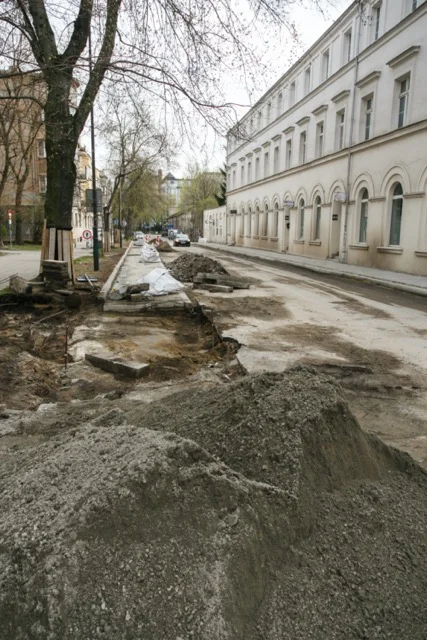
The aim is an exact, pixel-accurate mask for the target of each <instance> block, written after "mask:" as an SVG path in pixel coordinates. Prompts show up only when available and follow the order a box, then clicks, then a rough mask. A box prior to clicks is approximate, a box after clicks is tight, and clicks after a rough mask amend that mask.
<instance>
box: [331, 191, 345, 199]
mask: <svg viewBox="0 0 427 640" xmlns="http://www.w3.org/2000/svg"><path fill="white" fill-rule="evenodd" d="M334 200H335V202H347V194H346V193H345V192H343V191H337V192H336V193H334Z"/></svg>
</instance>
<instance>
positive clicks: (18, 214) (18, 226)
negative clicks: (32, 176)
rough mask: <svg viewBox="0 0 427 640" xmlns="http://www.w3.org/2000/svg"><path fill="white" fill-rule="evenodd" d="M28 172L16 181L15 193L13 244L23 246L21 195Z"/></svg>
mask: <svg viewBox="0 0 427 640" xmlns="http://www.w3.org/2000/svg"><path fill="white" fill-rule="evenodd" d="M27 175H28V172H26V173H25V174H24V176H23V177H22V178H21V179H20V180H17V181H16V193H15V242H16V244H23V237H22V221H23V220H22V195H23V193H24V186H25V181H26V179H27Z"/></svg>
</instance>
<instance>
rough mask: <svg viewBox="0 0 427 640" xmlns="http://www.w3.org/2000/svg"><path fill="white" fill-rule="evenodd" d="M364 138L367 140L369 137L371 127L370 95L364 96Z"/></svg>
mask: <svg viewBox="0 0 427 640" xmlns="http://www.w3.org/2000/svg"><path fill="white" fill-rule="evenodd" d="M364 103H365V136H364V138H365V140H369V138H370V137H371V127H372V97H371V98H365V100H364Z"/></svg>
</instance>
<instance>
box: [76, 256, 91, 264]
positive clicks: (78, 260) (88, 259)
mask: <svg viewBox="0 0 427 640" xmlns="http://www.w3.org/2000/svg"><path fill="white" fill-rule="evenodd" d="M85 263H87V264H92V263H93V258H92V256H80V258H74V264H85Z"/></svg>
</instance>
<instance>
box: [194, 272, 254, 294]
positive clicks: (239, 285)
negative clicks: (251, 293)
mask: <svg viewBox="0 0 427 640" xmlns="http://www.w3.org/2000/svg"><path fill="white" fill-rule="evenodd" d="M193 282H194V288H196V287H197V288H199V289H204V288H205V287H202V286H198V285H201V284H216V285H222V286H224V287H227V288H231V290H233V289H249V287H250V284H249V283H248V282H245V281H244V280H241V279H239V278H232V277H230V276H223V275H220V274H217V273H198V274H197V275H195V276H194V278H193ZM212 291H215V289H212ZM217 291H220V289H217Z"/></svg>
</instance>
